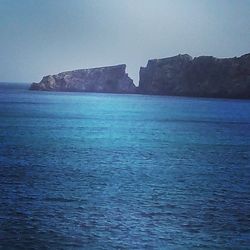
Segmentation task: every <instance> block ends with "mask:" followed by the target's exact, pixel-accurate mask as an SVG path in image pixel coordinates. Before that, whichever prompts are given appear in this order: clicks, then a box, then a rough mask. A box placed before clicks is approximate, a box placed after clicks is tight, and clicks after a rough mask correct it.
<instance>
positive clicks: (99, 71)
mask: <svg viewBox="0 0 250 250" xmlns="http://www.w3.org/2000/svg"><path fill="white" fill-rule="evenodd" d="M30 90H45V91H68V92H69V91H76V92H101V93H135V92H136V86H135V85H134V83H133V80H132V79H131V78H130V77H129V76H128V74H127V73H126V65H125V64H121V65H115V66H108V67H100V68H92V69H79V70H73V71H67V72H62V73H59V74H57V75H48V76H44V77H43V79H42V80H41V81H40V82H39V83H32V85H31V87H30Z"/></svg>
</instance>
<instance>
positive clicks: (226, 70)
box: [138, 54, 250, 98]
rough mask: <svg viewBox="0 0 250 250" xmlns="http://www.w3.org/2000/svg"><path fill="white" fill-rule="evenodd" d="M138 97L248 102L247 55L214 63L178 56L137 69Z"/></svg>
mask: <svg viewBox="0 0 250 250" xmlns="http://www.w3.org/2000/svg"><path fill="white" fill-rule="evenodd" d="M138 92H139V93H142V94H158V95H174V96H197V97H220V98H250V54H246V55H243V56H241V57H238V58H237V57H234V58H224V59H218V58H215V57H212V56H200V57H196V58H192V57H191V56H189V55H178V56H174V57H170V58H164V59H155V60H149V61H148V64H147V66H146V67H142V68H141V69H140V83H139V87H138Z"/></svg>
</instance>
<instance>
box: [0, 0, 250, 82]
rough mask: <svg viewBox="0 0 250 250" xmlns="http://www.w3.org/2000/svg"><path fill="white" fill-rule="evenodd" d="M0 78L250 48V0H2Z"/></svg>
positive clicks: (132, 69)
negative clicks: (183, 54)
mask: <svg viewBox="0 0 250 250" xmlns="http://www.w3.org/2000/svg"><path fill="white" fill-rule="evenodd" d="M0 36H1V37H0V38H1V39H0V81H9V82H33V81H40V79H41V77H42V76H43V75H47V74H54V73H59V72H61V71H65V70H71V69H78V68H90V67H97V66H106V65H113V64H120V63H126V64H127V71H128V73H129V75H130V76H131V77H132V78H133V79H134V80H135V83H137V82H138V72H139V68H140V66H144V65H146V63H147V60H148V59H151V58H163V57H168V56H173V55H176V54H180V53H188V54H190V55H192V56H199V55H213V56H217V57H231V56H240V55H242V54H245V53H250V0H175V1H173V0H0Z"/></svg>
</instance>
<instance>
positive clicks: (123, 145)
mask: <svg viewBox="0 0 250 250" xmlns="http://www.w3.org/2000/svg"><path fill="white" fill-rule="evenodd" d="M27 88H28V85H27V84H12V85H10V84H1V85H0V249H250V101H247V100H222V99H205V98H184V97H163V96H143V95H116V94H94V93H52V92H36V91H32V92H31V91H28V89H27Z"/></svg>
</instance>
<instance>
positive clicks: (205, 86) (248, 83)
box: [30, 54, 250, 99]
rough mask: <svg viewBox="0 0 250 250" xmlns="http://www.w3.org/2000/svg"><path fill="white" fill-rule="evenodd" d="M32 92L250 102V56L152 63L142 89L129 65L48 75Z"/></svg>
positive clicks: (144, 73) (176, 58)
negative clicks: (69, 92)
mask: <svg viewBox="0 0 250 250" xmlns="http://www.w3.org/2000/svg"><path fill="white" fill-rule="evenodd" d="M30 89H31V90H46V91H79V92H101V93H126V94H135V93H138V94H150V95H170V96H171V95H172V96H193V97H217V98H247V99H249V98H250V54H246V55H243V56H241V57H234V58H215V57H212V56H200V57H195V58H192V57H191V56H190V55H187V54H185V55H177V56H174V57H169V58H163V59H154V60H149V61H148V64H147V66H146V67H141V69H140V80H139V86H138V87H136V86H135V85H134V83H133V80H132V79H131V78H130V77H129V76H128V74H127V73H126V65H125V64H122V65H116V66H108V67H101V68H93V69H80V70H73V71H67V72H63V73H59V74H57V75H48V76H45V77H43V79H42V80H41V81H40V82H39V83H32V85H31V87H30Z"/></svg>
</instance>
